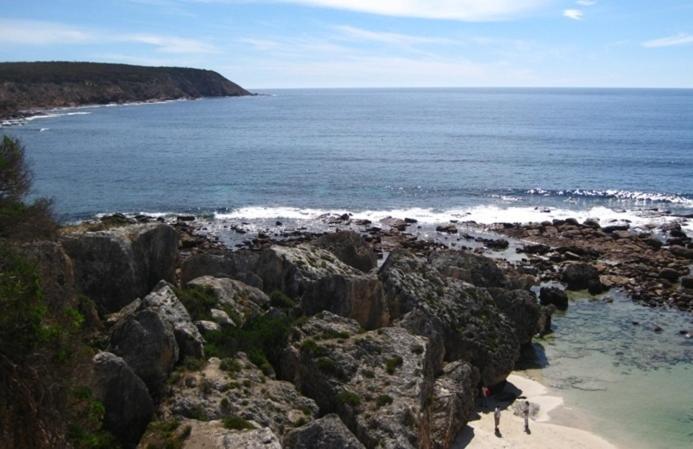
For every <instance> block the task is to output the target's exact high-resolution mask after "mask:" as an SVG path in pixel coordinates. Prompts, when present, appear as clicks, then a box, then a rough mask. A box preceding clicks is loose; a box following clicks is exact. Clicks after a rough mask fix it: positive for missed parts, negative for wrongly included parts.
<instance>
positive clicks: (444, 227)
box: [436, 223, 457, 234]
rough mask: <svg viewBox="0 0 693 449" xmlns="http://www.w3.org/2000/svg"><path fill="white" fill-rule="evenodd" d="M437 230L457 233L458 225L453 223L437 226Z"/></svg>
mask: <svg viewBox="0 0 693 449" xmlns="http://www.w3.org/2000/svg"><path fill="white" fill-rule="evenodd" d="M436 231H438V232H444V233H446V234H457V226H455V225H454V224H452V223H449V224H444V225H439V226H436Z"/></svg>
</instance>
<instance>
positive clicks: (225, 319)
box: [209, 309, 241, 326]
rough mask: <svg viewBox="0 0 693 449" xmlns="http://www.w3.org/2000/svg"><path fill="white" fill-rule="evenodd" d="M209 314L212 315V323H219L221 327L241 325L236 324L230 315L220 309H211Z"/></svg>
mask: <svg viewBox="0 0 693 449" xmlns="http://www.w3.org/2000/svg"><path fill="white" fill-rule="evenodd" d="M209 314H210V315H211V318H212V321H214V322H215V323H217V324H218V325H219V326H237V325H241V323H234V322H233V320H232V319H231V317H229V314H228V313H226V312H224V311H223V310H220V309H210V310H209Z"/></svg>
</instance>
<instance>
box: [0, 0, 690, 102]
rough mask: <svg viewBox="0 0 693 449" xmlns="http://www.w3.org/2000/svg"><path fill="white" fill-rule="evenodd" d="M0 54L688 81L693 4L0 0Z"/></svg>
mask: <svg viewBox="0 0 693 449" xmlns="http://www.w3.org/2000/svg"><path fill="white" fill-rule="evenodd" d="M0 60H4V61H21V60H78V61H108V62H123V63H132V64H145V65H182V66H191V67H202V68H209V69H213V70H217V71H218V72H220V73H222V74H223V75H225V76H227V77H228V78H230V79H232V80H233V81H236V82H238V83H240V84H241V85H243V86H245V87H248V88H251V89H253V88H254V89H261V88H271V87H380V86H386V87H401V86H412V87H418V86H435V87H438V86H605V87H693V1H681V0H679V1H674V0H657V1H653V0H649V1H646V0H49V1H46V0H0Z"/></svg>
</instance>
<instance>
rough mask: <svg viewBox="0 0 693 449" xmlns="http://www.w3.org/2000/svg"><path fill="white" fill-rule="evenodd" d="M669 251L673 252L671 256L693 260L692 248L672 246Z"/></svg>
mask: <svg viewBox="0 0 693 449" xmlns="http://www.w3.org/2000/svg"><path fill="white" fill-rule="evenodd" d="M669 251H671V254H673V255H675V256H678V257H682V258H684V259H693V249H691V248H686V247H683V246H672V247H671V248H669Z"/></svg>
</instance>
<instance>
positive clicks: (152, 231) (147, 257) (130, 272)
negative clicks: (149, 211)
mask: <svg viewBox="0 0 693 449" xmlns="http://www.w3.org/2000/svg"><path fill="white" fill-rule="evenodd" d="M62 245H63V247H64V248H65V251H66V252H67V254H68V255H69V256H70V258H71V259H72V261H73V263H74V269H75V282H76V285H77V287H78V288H79V290H81V291H82V293H84V294H86V295H87V296H88V297H89V298H91V299H92V300H93V301H94V302H95V303H96V304H97V306H98V307H99V308H100V309H101V310H102V311H103V312H106V313H108V312H115V311H117V310H120V309H121V308H122V307H123V306H125V305H127V304H128V303H130V302H131V301H132V300H134V299H135V298H137V297H142V296H144V295H146V294H147V293H148V292H149V291H150V290H151V289H152V287H154V286H155V285H156V284H157V283H158V282H159V281H160V280H162V279H163V280H166V281H169V282H173V281H174V278H175V269H176V262H177V259H178V234H177V233H176V231H175V230H174V229H173V228H172V227H171V226H168V225H165V224H154V223H152V224H137V225H129V226H123V227H118V228H113V229H109V230H106V231H97V232H84V233H72V234H67V235H65V236H63V238H62Z"/></svg>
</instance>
